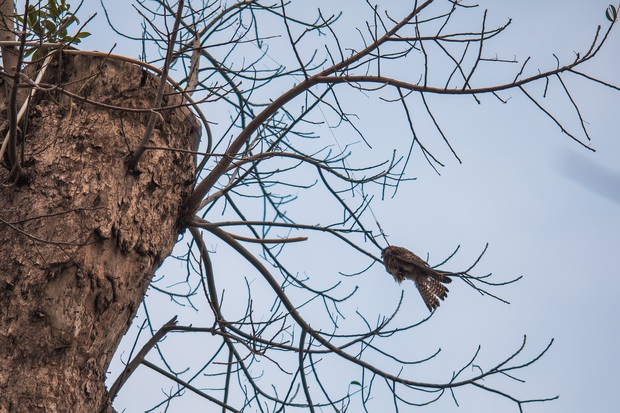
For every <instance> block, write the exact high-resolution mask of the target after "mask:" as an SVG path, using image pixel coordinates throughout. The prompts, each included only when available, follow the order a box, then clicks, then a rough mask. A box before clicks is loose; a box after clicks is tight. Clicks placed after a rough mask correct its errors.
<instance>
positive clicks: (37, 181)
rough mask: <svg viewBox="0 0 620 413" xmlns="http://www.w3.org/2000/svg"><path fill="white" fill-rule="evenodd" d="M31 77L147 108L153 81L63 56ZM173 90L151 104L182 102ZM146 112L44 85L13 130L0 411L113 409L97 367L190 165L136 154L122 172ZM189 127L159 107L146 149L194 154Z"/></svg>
mask: <svg viewBox="0 0 620 413" xmlns="http://www.w3.org/2000/svg"><path fill="white" fill-rule="evenodd" d="M43 82H44V83H48V84H52V85H58V86H60V87H62V88H65V89H66V90H69V91H72V92H73V93H76V94H79V95H80V96H84V97H87V98H88V99H90V100H93V101H97V102H102V103H106V104H109V105H116V106H122V107H131V108H147V107H149V106H150V105H151V103H152V102H153V100H154V98H155V95H156V92H157V84H158V79H157V78H155V77H154V76H152V75H150V74H147V73H146V72H144V71H143V70H142V69H141V68H140V67H137V66H134V65H131V64H129V63H124V62H120V61H116V60H112V59H104V58H93V57H84V56H79V55H66V54H65V55H61V56H60V57H58V58H56V59H55V61H54V62H53V65H52V67H50V68H49V69H48V72H47V73H46V76H45V78H44V80H43ZM172 92H173V91H172V89H170V90H168V91H167V93H166V95H165V96H166V98H165V99H164V104H163V106H173V105H179V104H182V103H183V102H182V99H181V98H180V97H179V96H178V95H176V94H174V93H172ZM148 115H149V113H145V112H139V113H138V112H128V111H120V110H113V109H106V108H102V107H98V106H96V105H92V104H89V103H86V102H84V101H81V100H79V99H75V98H70V97H68V96H67V95H66V94H63V93H61V91H60V90H59V89H52V90H50V91H48V92H45V93H44V92H41V91H39V92H37V97H36V98H35V101H34V102H32V103H31V106H30V110H29V116H28V119H27V122H25V121H24V122H22V123H21V124H20V128H21V132H22V134H23V136H20V139H22V140H23V141H24V142H25V144H24V162H23V167H24V172H25V175H24V176H23V177H21V179H19V180H18V181H17V182H8V181H7V177H8V171H7V169H6V167H4V166H5V165H3V167H2V168H0V181H2V182H3V183H4V185H2V186H1V187H0V219H1V220H2V221H0V413H5V412H47V413H52V412H89V413H92V412H98V411H105V410H106V409H107V410H111V408H110V407H109V406H107V402H106V400H107V394H106V391H105V385H104V380H105V375H106V370H107V368H108V365H109V363H110V360H111V358H112V355H113V354H114V351H115V350H116V347H117V345H118V344H119V342H120V340H121V338H122V336H123V334H124V333H125V332H126V330H127V328H128V327H129V325H130V323H131V321H132V319H133V317H134V315H135V313H136V309H137V308H138V306H139V304H140V302H141V301H142V299H143V296H144V293H145V291H146V288H147V286H148V284H149V282H150V281H151V278H152V277H153V274H154V272H155V270H156V269H157V268H158V267H159V266H160V264H161V263H162V261H163V260H164V259H165V258H166V257H167V256H168V255H169V254H170V252H171V251H172V248H173V246H174V244H175V242H176V240H177V238H178V235H179V231H180V230H181V224H180V220H181V219H182V216H181V214H182V211H181V205H182V203H183V200H184V199H185V197H186V196H187V195H188V194H189V193H190V192H191V189H192V185H193V179H194V174H195V168H196V167H195V158H194V156H193V155H190V154H187V153H180V152H174V151H164V150H147V151H146V152H145V154H144V156H143V157H142V159H141V161H140V163H139V164H138V167H137V169H136V170H135V171H128V168H127V166H126V159H127V157H128V155H129V153H130V149H131V148H135V147H136V146H137V144H138V142H139V141H140V139H141V137H142V134H143V133H144V128H145V126H146V123H147V119H148ZM199 130H200V128H199V124H198V123H197V121H196V120H195V118H194V117H193V115H192V114H191V112H190V111H189V110H188V109H187V108H185V107H181V108H177V109H169V110H164V111H162V112H161V117H160V119H159V120H158V122H157V126H156V128H155V131H154V132H153V135H152V137H151V145H153V146H167V147H174V148H183V149H188V150H196V148H197V145H198V140H199V138H200V136H199V133H198V132H197V131H199ZM4 133H6V131H4ZM3 136H4V135H3Z"/></svg>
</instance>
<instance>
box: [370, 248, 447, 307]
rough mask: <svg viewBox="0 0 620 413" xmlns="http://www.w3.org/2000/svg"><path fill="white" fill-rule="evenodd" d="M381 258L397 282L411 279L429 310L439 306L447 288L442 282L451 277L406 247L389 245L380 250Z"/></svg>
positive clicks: (444, 282)
mask: <svg viewBox="0 0 620 413" xmlns="http://www.w3.org/2000/svg"><path fill="white" fill-rule="evenodd" d="M381 258H382V259H383V264H384V265H385V269H386V270H387V272H389V273H390V274H392V276H393V277H394V279H395V280H396V281H398V283H399V284H400V283H401V282H403V280H405V279H410V280H413V282H414V283H415V286H416V288H417V289H418V291H419V292H420V295H421V296H422V299H423V300H424V303H425V304H426V306H427V307H428V309H429V310H430V311H433V310H434V309H436V308H437V307H439V299H441V300H442V301H443V299H444V298H446V297H447V296H448V289H447V288H446V286H445V285H444V284H449V283H450V282H452V279H451V278H450V277H449V276H447V275H446V274H442V273H440V272H438V271H435V270H434V269H433V268H431V267H430V266H429V265H428V264H427V263H426V261H424V260H423V259H422V258H420V257H418V256H417V255H415V254H414V253H413V252H411V251H409V250H408V249H406V248H403V247H396V246H394V245H390V246H388V247H387V248H385V249H384V250H383V251H381Z"/></svg>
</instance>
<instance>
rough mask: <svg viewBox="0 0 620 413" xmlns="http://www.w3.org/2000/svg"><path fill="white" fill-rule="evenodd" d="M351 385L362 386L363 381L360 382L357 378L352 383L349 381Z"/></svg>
mask: <svg viewBox="0 0 620 413" xmlns="http://www.w3.org/2000/svg"><path fill="white" fill-rule="evenodd" d="M349 386H360V387H362V383H360V382H359V381H357V380H353V381H352V382H351V383H349Z"/></svg>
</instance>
